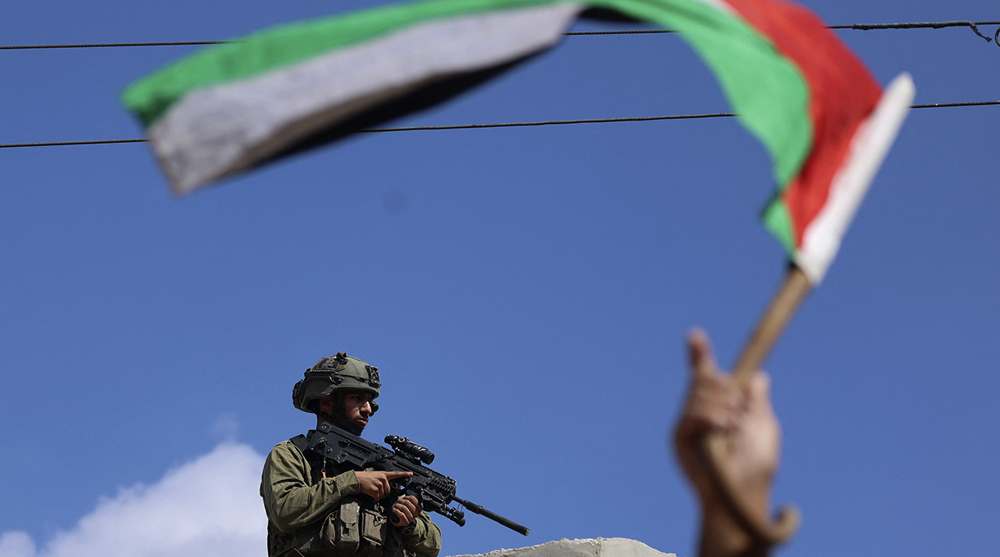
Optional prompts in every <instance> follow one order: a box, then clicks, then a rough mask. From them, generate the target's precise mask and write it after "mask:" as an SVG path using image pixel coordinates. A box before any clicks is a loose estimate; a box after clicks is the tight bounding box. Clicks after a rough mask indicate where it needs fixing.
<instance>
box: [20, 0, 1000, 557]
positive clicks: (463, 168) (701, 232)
mask: <svg viewBox="0 0 1000 557" xmlns="http://www.w3.org/2000/svg"><path fill="white" fill-rule="evenodd" d="M805 4H806V5H808V6H809V7H811V8H812V9H814V10H815V11H816V12H817V13H818V14H819V15H820V16H821V17H822V18H823V19H824V20H825V21H827V22H828V23H830V24H850V23H883V22H910V21H947V20H973V21H984V20H997V19H1000V18H998V17H997V12H996V6H995V5H994V4H992V3H987V2H985V1H984V0H954V1H950V2H943V1H940V0H939V1H936V2H926V1H918V2H903V1H896V0H893V1H885V2H877V3H874V2H862V1H860V0H846V1H841V2H831V1H826V0H823V1H819V0H814V1H811V2H806V3H805ZM370 5H374V3H368V2H361V1H344V2H299V3H293V4H282V3H263V2H255V1H250V2H247V1H244V2H234V1H229V0H220V1H217V2H212V3H204V2H193V1H188V0H175V1H172V2H121V1H112V0H98V1H95V2H90V3H86V4H81V3H65V2H51V1H45V0H40V1H36V2H31V3H28V2H23V3H18V4H16V5H7V6H5V7H4V8H3V17H2V18H0V37H2V41H0V42H2V43H3V44H4V45H22V44H52V43H63V44H64V43H98V42H100V43H103V42H136V41H190V40H220V39H226V38H230V37H234V36H238V35H241V34H243V33H246V32H249V31H253V30H256V29H259V28H261V27H265V26H268V25H271V24H274V23H279V22H284V21H293V20H298V19H304V18H309V17H316V16H321V15H326V14H329V13H336V12H341V11H347V10H352V9H357V8H362V7H366V6H370ZM623 27H625V26H623V25H621V24H618V25H597V24H581V26H580V27H579V29H617V28H623ZM983 31H984V34H987V35H989V36H992V34H993V33H994V32H995V31H996V26H984V28H983ZM837 33H838V35H839V36H840V37H842V38H843V39H844V40H845V41H846V42H847V43H848V44H849V45H850V46H851V47H852V48H853V49H854V50H855V51H856V52H857V53H858V55H859V56H860V57H861V58H862V59H863V60H864V61H865V62H866V63H867V64H868V65H869V66H870V68H871V69H872V72H873V73H874V75H875V76H876V77H877V79H878V80H879V81H880V82H882V83H883V84H885V83H887V82H888V81H889V80H890V79H892V78H893V77H894V76H895V75H896V74H898V73H899V72H901V71H909V72H910V73H912V74H913V77H914V80H915V82H916V85H917V98H916V102H917V103H947V102H964V101H987V100H997V91H998V85H1000V78H998V77H997V76H998V75H1000V74H998V72H997V71H996V70H997V67H998V65H1000V49H998V48H997V47H996V46H995V45H994V44H992V43H986V42H985V41H983V40H982V39H980V38H978V37H976V36H975V35H974V34H973V33H972V31H971V30H969V29H965V28H953V29H941V30H910V31H865V32H863V31H838V32H837ZM194 50H195V48H194V47H142V48H106V49H70V50H4V51H0V68H2V70H3V72H4V75H5V76H6V78H5V79H3V80H0V102H2V106H3V111H2V114H3V116H2V118H0V143H22V142H44V141H70V140H92V139H120V138H131V137H138V136H139V135H140V133H141V132H140V130H139V127H138V125H137V124H136V123H135V122H134V121H133V120H132V119H131V117H130V116H129V115H128V114H126V113H125V112H124V110H122V109H121V107H120V106H119V104H118V96H119V94H120V92H121V90H122V89H123V88H124V87H125V86H126V85H127V84H128V83H130V82H131V81H133V80H134V79H136V78H138V77H141V76H142V75H145V74H147V73H149V72H150V71H152V70H154V69H156V68H158V67H159V66H161V65H162V64H164V63H166V62H168V61H171V60H174V59H176V58H178V57H180V56H183V55H184V54H186V53H189V52H193V51H194ZM725 111H728V107H727V105H726V102H725V100H724V99H723V97H722V95H721V94H720V92H719V90H718V87H717V86H716V84H715V83H714V81H713V80H712V77H711V76H710V75H709V74H708V71H707V69H706V68H705V67H704V66H703V65H702V63H701V62H700V61H699V60H698V59H697V58H696V57H695V56H694V55H693V54H692V53H691V51H690V50H689V49H688V48H687V47H686V46H685V45H684V44H683V43H681V41H680V40H678V38H677V37H676V36H670V35H643V36H610V37H609V36H596V37H569V38H567V40H565V41H564V42H563V43H562V44H561V45H560V46H559V47H557V48H556V49H555V50H553V51H551V52H550V53H548V54H546V55H544V56H541V57H539V58H537V59H535V60H533V61H532V62H531V63H529V64H527V65H524V66H522V67H520V68H518V69H516V70H515V71H513V72H511V73H509V74H506V75H505V76H504V77H503V78H501V79H499V80H496V81H493V82H491V83H489V84H487V85H485V86H483V87H481V88H479V89H477V90H475V91H473V92H471V93H470V94H467V95H465V96H463V97H461V98H459V99H457V100H455V101H454V102H452V103H450V104H447V105H445V106H442V107H440V108H436V109H434V110H431V111H428V112H425V113H422V114H419V115H416V116H413V117H410V118H407V119H405V120H401V121H399V122H398V125H417V124H429V125H436V124H466V123H492V122H511V121H534V120H558V119H578V118H615V117H631V116H658V115H666V114H690V113H702V112H725ZM998 111H1000V108H998V107H995V106H993V107H974V108H943V109H921V110H915V111H912V112H911V114H910V117H909V119H908V120H907V123H906V124H905V125H904V127H903V129H902V131H901V134H900V137H899V139H898V140H897V142H896V145H895V147H894V148H893V150H892V152H891V153H890V155H889V157H888V159H887V160H886V163H885V165H884V166H883V169H882V171H881V173H880V174H879V176H878V178H877V179H876V181H875V183H874V185H873V188H872V191H871V193H870V194H869V196H868V199H867V200H866V202H865V204H864V205H863V206H862V208H861V210H860V212H859V214H858V216H857V219H856V221H855V223H854V225H853V227H852V228H851V230H850V231H849V232H848V235H847V238H846V239H845V243H844V248H843V249H842V251H841V254H840V256H839V258H838V260H837V261H836V262H835V263H834V264H833V266H832V267H831V270H830V271H829V273H828V274H827V277H826V280H825V281H824V283H823V284H822V285H821V286H820V287H819V288H818V289H817V290H816V291H815V292H814V293H813V294H812V295H811V297H810V299H808V300H807V301H806V303H805V304H804V306H803V308H802V310H801V311H800V314H799V315H798V316H797V318H796V320H795V321H794V322H793V323H792V325H791V327H790V329H789V330H788V332H787V334H786V336H785V337H784V338H783V339H782V341H781V343H780V344H779V346H778V347H777V349H776V351H775V353H774V354H773V356H772V358H771V359H770V360H769V362H768V364H767V366H766V367H767V369H768V370H769V372H770V373H771V375H772V377H773V388H774V395H775V405H776V410H777V413H778V415H779V417H780V419H781V420H782V424H783V427H784V433H785V446H784V451H783V461H782V468H781V471H780V473H779V477H778V481H777V485H776V490H775V498H776V500H777V501H792V502H794V503H795V504H797V505H798V506H799V507H800V508H801V509H802V512H803V516H804V523H803V526H802V529H801V531H800V532H799V534H798V535H797V536H796V537H795V538H794V540H793V541H792V542H791V543H790V544H789V545H788V546H787V548H786V549H785V550H784V553H786V554H789V555H795V554H799V555H815V556H823V555H841V554H844V553H851V554H857V555H908V554H915V553H921V554H933V553H942V552H948V553H954V554H966V555H980V554H988V553H992V552H993V551H995V548H994V545H995V544H994V542H993V536H992V532H995V531H996V530H997V529H998V528H1000V502H998V501H1000V486H998V485H997V483H996V482H995V481H993V480H992V478H993V477H994V476H995V464H994V463H995V462H997V461H998V460H1000V447H998V444H997V442H996V441H995V439H996V435H995V428H996V424H997V423H998V419H997V410H996V404H995V403H994V401H995V400H997V399H998V398H1000V379H998V378H997V374H996V362H998V361H1000V320H998V317H997V316H998V314H1000V291H998V287H997V284H998V279H1000V250H998V249H997V246H998V243H1000V224H998V220H997V215H1000V188H998V187H997V186H996V171H995V164H994V163H995V160H996V158H995V148H996V146H997V141H998V140H997V132H996V128H997V123H998V118H1000V112H998ZM0 169H2V183H3V187H2V188H0V237H2V238H3V242H2V243H0V286H2V289H0V291H2V293H3V303H2V308H3V311H2V312H0V338H2V339H3V340H2V345H0V366H2V377H3V387H2V388H0V422H2V423H3V424H4V426H3V427H2V428H0V459H2V461H3V462H4V465H3V466H2V467H0V484H2V485H3V486H4V496H3V501H4V503H3V505H0V555H2V556H3V557H87V556H88V555H90V554H93V555H97V554H101V555H123V556H124V555H128V556H129V557H140V556H142V555H157V556H160V555H163V556H167V555H171V556H172V555H191V554H198V553H205V554H209V553H211V554H216V555H218V554H222V555H229V554H232V555H237V554H238V555H241V556H248V555H249V556H255V555H256V556H263V555H264V554H265V548H264V545H263V537H264V532H263V524H262V521H263V510H262V507H261V506H260V502H259V498H258V497H257V495H256V491H257V486H258V481H259V467H260V464H261V463H262V459H263V455H265V454H266V453H267V451H268V450H269V449H270V448H271V447H272V446H273V445H274V444H275V443H277V442H279V441H281V440H284V439H287V438H288V437H291V436H293V435H296V434H298V433H300V432H302V431H304V430H306V429H307V428H309V427H310V425H311V424H312V422H311V420H310V416H308V415H306V414H303V413H301V412H299V411H297V410H295V409H294V408H293V407H292V405H291V401H290V392H291V387H292V384H293V383H294V382H295V381H296V380H297V379H298V378H300V377H301V373H302V371H303V370H304V369H305V368H306V367H308V366H310V365H311V364H312V363H313V362H315V361H316V360H318V359H319V358H321V357H323V356H327V355H330V354H333V353H335V352H337V351H341V350H343V351H346V352H348V353H349V354H351V355H355V356H358V357H361V358H363V359H366V360H368V361H369V362H371V363H372V364H374V365H376V366H378V367H379V369H380V372H381V375H382V378H383V382H384V384H385V387H384V390H383V395H382V397H381V398H380V402H381V406H382V410H380V412H379V414H378V415H377V416H376V417H375V419H374V420H373V421H372V423H371V424H370V425H369V428H368V431H367V432H366V437H368V438H369V439H372V440H376V441H380V440H381V439H382V438H383V437H384V436H385V434H387V433H394V434H399V435H405V436H408V437H410V438H411V439H413V440H415V441H417V442H418V443H421V444H423V445H426V446H428V447H430V448H431V449H432V450H433V451H434V452H435V453H436V454H437V460H436V461H435V463H434V467H435V468H436V469H437V470H439V471H441V472H442V473H445V474H448V475H450V476H451V477H453V478H455V479H456V480H457V481H458V486H459V495H460V496H462V497H464V498H466V499H469V500H471V501H474V502H476V503H479V504H482V505H484V506H486V507H487V508H490V509H492V510H494V511H496V512H498V513H500V514H502V515H505V516H508V517H509V518H511V519H513V520H515V521H517V522H520V523H522V524H525V525H527V526H529V527H530V528H531V535H530V536H529V537H527V538H523V537H521V536H519V535H518V534H515V533H513V532H510V531H508V530H506V529H504V528H502V527H501V526H499V525H496V524H493V523H491V522H489V521H488V520H486V519H483V518H481V517H476V516H472V517H471V518H470V519H469V521H468V524H467V525H466V526H465V527H464V528H458V527H457V526H455V525H453V524H451V523H450V522H448V521H446V520H444V519H443V518H441V519H440V520H437V522H438V523H439V524H440V525H441V526H442V529H443V531H444V539H445V546H444V554H446V555H459V554H467V553H481V552H485V551H489V550H493V549H498V548H501V547H519V546H523V545H533V544H538V543H543V542H546V541H551V540H557V539H560V538H592V537H617V536H621V537H628V538H634V539H637V540H640V541H642V542H645V543H647V544H649V545H650V546H652V547H654V548H656V549H659V550H661V551H666V552H676V553H677V554H679V555H690V554H691V552H692V549H693V546H694V529H695V523H696V516H695V508H694V505H693V501H692V499H691V497H690V494H689V492H688V490H687V488H686V486H685V484H684V483H683V481H682V479H681V478H680V476H679V470H678V467H677V466H676V464H675V462H674V460H673V457H672V455H671V454H670V453H669V452H668V450H667V448H666V446H665V443H664V439H665V436H666V432H667V431H668V429H669V428H670V426H671V424H672V422H673V420H674V418H675V416H676V413H677V410H678V406H679V402H680V399H681V396H682V393H683V389H684V386H685V383H686V373H687V372H686V369H685V365H684V353H683V337H684V335H685V333H686V332H687V331H688V330H689V329H690V328H691V327H692V326H695V325H699V326H702V327H704V328H705V329H706V330H708V332H709V333H710V335H711V336H712V338H713V340H714V341H715V344H716V346H717V349H718V353H719V358H720V360H721V361H722V362H723V363H725V362H731V361H732V360H733V358H734V357H735V354H736V352H737V351H738V349H739V347H740V346H741V344H742V342H743V340H744V339H745V337H746V336H747V334H748V332H749V330H750V327H751V326H752V324H753V323H754V321H755V319H756V317H757V316H758V314H759V313H760V311H761V310H762V309H763V307H764V306H765V304H766V303H767V301H768V299H769V298H770V296H771V295H772V293H773V292H774V290H775V289H776V288H777V286H778V284H779V282H780V279H781V276H782V273H783V269H784V268H783V265H784V259H783V255H782V252H781V249H780V247H779V246H778V244H777V242H776V241H774V240H773V239H772V238H771V237H769V236H768V235H767V233H766V232H765V231H764V229H763V228H762V227H761V226H760V225H759V223H758V221H757V213H758V210H759V209H760V207H762V205H763V204H764V202H765V201H766V199H767V197H768V195H769V193H770V191H771V189H772V187H773V184H772V183H771V178H770V175H771V174H770V169H769V163H768V161H767V159H766V155H765V152H764V149H763V148H762V147H761V146H760V145H759V144H758V143H756V142H755V140H753V138H751V137H750V136H749V134H747V133H746V132H745V131H744V130H743V129H742V128H740V127H739V125H738V124H737V122H735V121H734V120H732V119H708V120H688V121H662V122H645V123H620V124H594V125H572V126H549V127H534V128H509V129H492V130H464V131H441V132H400V133H385V134H365V135H363V136H358V137H356V138H353V139H351V140H349V141H346V142H343V143H341V144H339V145H337V146H335V147H332V148H325V149H320V150H316V151H313V152H311V153H309V154H306V155H304V156H299V157H295V158H292V159H289V160H286V161H283V162H281V163H279V164H276V165H272V166H270V167H267V168H265V169H263V170H261V171H259V172H255V173H252V174H249V175H246V176H242V177H239V178H236V179H233V180H229V181H227V182H225V183H224V184H223V185H221V186H219V187H215V188H211V189H209V190H205V191H203V192H200V193H197V194H195V195H191V196H189V197H187V198H183V199H177V198H174V197H172V196H171V194H170V193H169V191H168V188H167V186H166V182H165V180H164V179H163V177H162V176H161V175H160V173H159V170H158V169H157V168H156V166H155V164H154V161H153V159H152V156H151V155H150V153H149V152H148V149H147V148H146V147H145V146H144V145H141V144H129V145H101V146H85V147H48V148H20V149H0ZM439 518H440V517H439ZM219 532H224V533H225V534H224V535H223V536H222V537H221V538H219V536H216V539H213V538H212V536H211V534H218V533H219ZM220 539H221V540H222V541H220Z"/></svg>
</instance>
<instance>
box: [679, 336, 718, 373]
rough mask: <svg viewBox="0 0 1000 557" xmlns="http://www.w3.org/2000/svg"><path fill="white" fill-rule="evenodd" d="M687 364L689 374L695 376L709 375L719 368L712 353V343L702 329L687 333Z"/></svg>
mask: <svg viewBox="0 0 1000 557" xmlns="http://www.w3.org/2000/svg"><path fill="white" fill-rule="evenodd" d="M687 344H688V363H689V364H690V366H691V372H692V373H693V374H695V375H711V374H713V373H716V372H717V371H718V369H719V366H718V365H717V364H716V363H715V354H714V353H713V352H712V341H711V340H709V339H708V334H707V333H706V332H705V331H703V330H702V329H698V328H695V329H692V330H691V332H690V333H688V338H687Z"/></svg>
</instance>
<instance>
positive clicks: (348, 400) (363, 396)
mask: <svg viewBox="0 0 1000 557" xmlns="http://www.w3.org/2000/svg"><path fill="white" fill-rule="evenodd" d="M371 415H372V397H371V395H369V394H368V393H363V392H357V393H353V392H349V393H346V394H344V418H346V419H347V421H348V423H350V424H351V425H353V426H355V427H357V428H359V429H362V430H363V429H364V428H365V426H366V425H368V418H369V417H370V416H371Z"/></svg>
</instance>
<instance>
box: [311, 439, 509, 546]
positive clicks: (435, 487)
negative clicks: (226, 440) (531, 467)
mask: <svg viewBox="0 0 1000 557" xmlns="http://www.w3.org/2000/svg"><path fill="white" fill-rule="evenodd" d="M385 442H386V443H388V444H389V446H391V447H392V449H393V450H392V451H390V450H389V449H387V448H385V447H383V446H381V445H377V444H375V443H372V442H371V441H366V440H364V439H362V438H360V437H358V436H357V435H354V434H353V433H350V432H347V431H344V430H343V429H340V428H339V427H336V426H334V425H331V424H329V423H323V424H321V425H320V426H319V427H318V428H317V429H316V433H314V434H313V436H312V439H310V441H309V444H308V445H307V446H306V450H307V451H311V452H313V453H315V454H316V455H317V456H319V457H320V458H322V459H323V468H324V469H326V465H327V464H328V463H335V464H350V465H351V466H353V467H354V468H356V469H358V470H365V469H366V468H372V469H374V470H383V471H386V472H413V475H412V476H410V477H408V478H397V479H395V480H392V481H391V482H389V484H390V485H391V486H392V489H393V490H394V491H396V493H399V494H401V495H413V496H414V497H416V498H417V499H418V500H419V501H420V505H421V506H422V507H423V508H424V509H426V510H428V511H434V512H436V513H439V514H442V515H444V516H445V517H447V518H448V519H450V520H452V521H453V522H455V524H458V525H459V526H465V513H464V512H462V511H460V510H459V509H456V508H454V507H449V506H448V504H449V503H451V502H452V501H454V502H456V503H458V504H460V505H462V506H463V507H465V508H466V509H467V510H469V511H472V512H474V513H476V514H478V515H481V516H485V517H486V518H488V519H490V520H493V521H495V522H498V523H500V524H502V525H504V526H506V527H508V528H510V529H511V530H514V531H515V532H518V533H519V534H523V535H525V536H527V535H528V529H527V528H525V527H524V526H521V525H520V524H518V523H516V522H514V521H512V520H508V519H506V518H504V517H502V516H500V515H498V514H496V513H494V512H492V511H489V510H486V509H484V508H483V507H482V506H481V505H477V504H475V503H472V502H469V501H466V500H465V499H462V498H460V497H458V496H457V495H455V489H456V482H455V480H453V479H451V478H449V477H448V476H443V475H441V474H438V473H437V472H435V471H434V470H431V469H430V468H427V467H426V466H423V465H422V464H421V462H423V463H424V464H430V463H432V462H434V453H432V452H430V451H429V450H427V448H426V447H422V446H420V445H418V444H416V443H413V442H412V441H410V440H409V439H407V438H405V437H399V436H396V435H386V436H385ZM393 518H395V517H393Z"/></svg>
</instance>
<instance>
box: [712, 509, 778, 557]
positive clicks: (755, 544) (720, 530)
mask: <svg viewBox="0 0 1000 557" xmlns="http://www.w3.org/2000/svg"><path fill="white" fill-rule="evenodd" d="M698 553H699V555H700V557H764V556H766V555H767V554H768V548H767V546H765V545H763V544H761V543H760V542H759V541H758V540H756V539H755V538H754V537H753V536H751V535H750V534H748V533H747V532H746V530H744V529H743V527H742V526H741V525H740V524H739V523H738V522H737V521H736V519H734V518H733V517H732V515H731V514H730V513H729V511H728V510H727V509H726V508H724V507H722V506H712V507H709V508H706V509H704V511H703V512H702V519H701V536H700V539H699V552H698Z"/></svg>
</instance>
